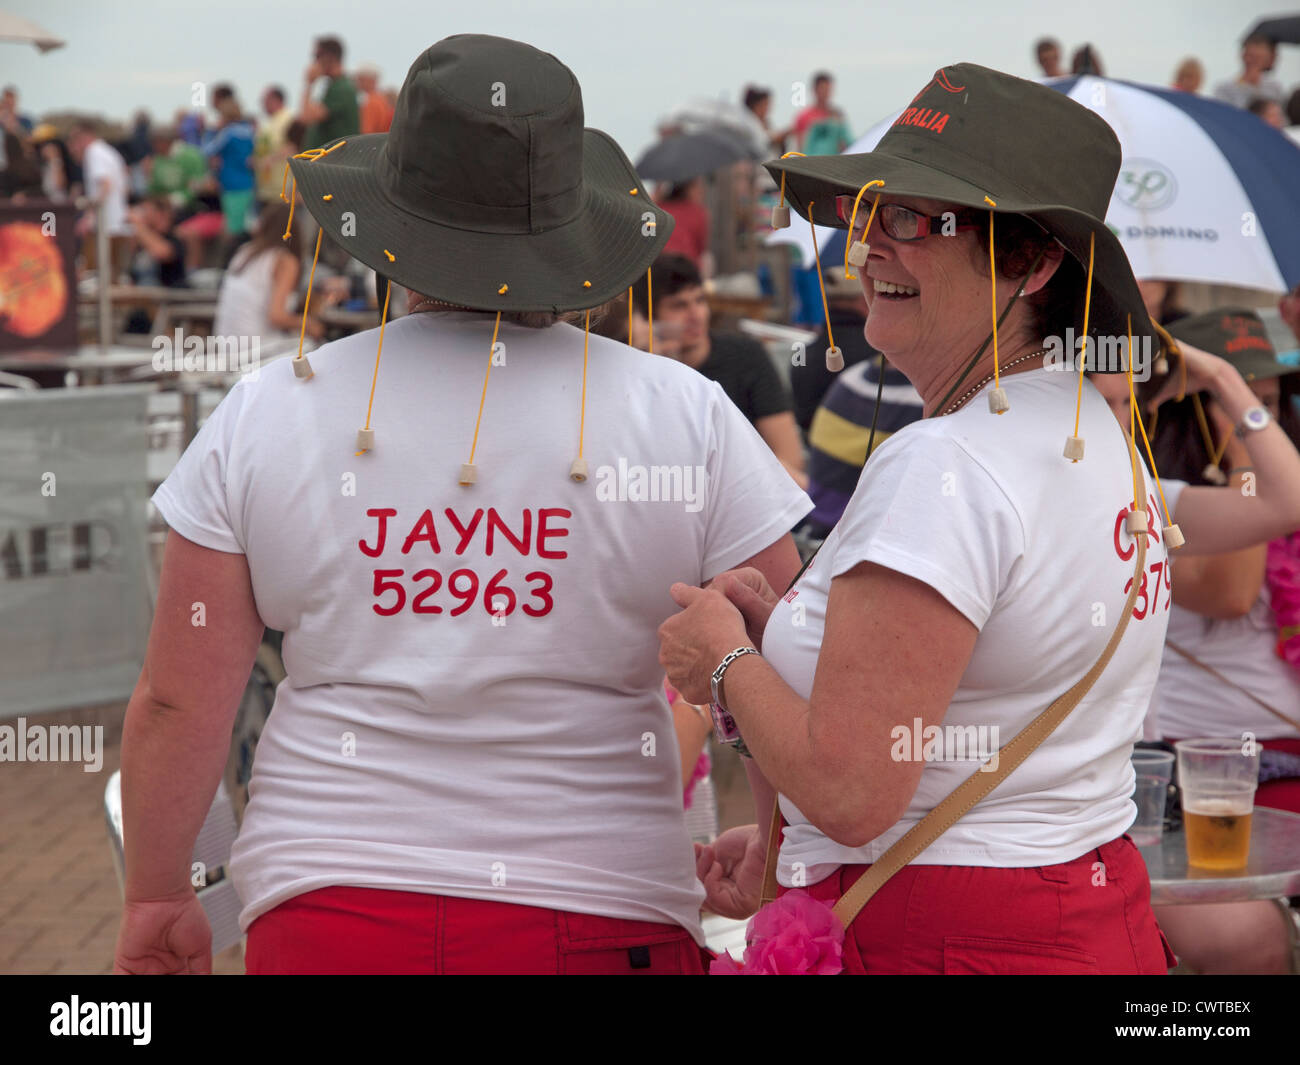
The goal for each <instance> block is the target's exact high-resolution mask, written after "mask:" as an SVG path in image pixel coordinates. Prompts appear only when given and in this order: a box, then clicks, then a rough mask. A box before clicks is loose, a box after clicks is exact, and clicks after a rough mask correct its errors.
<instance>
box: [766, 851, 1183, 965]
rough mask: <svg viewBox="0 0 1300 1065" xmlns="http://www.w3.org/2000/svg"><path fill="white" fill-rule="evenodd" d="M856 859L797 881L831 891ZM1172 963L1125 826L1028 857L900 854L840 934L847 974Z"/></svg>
mask: <svg viewBox="0 0 1300 1065" xmlns="http://www.w3.org/2000/svg"><path fill="white" fill-rule="evenodd" d="M868 868H869V866H865V865H846V866H843V867H842V868H841V869H840V870H839V872H838V873H833V874H832V875H831V876H829V877H827V878H826V879H825V880H822V881H820V882H819V883H816V884H814V885H812V887H810V888H808V892H809V894H811V895H813V896H814V897H815V898H819V899H824V900H826V901H834V900H835V899H838V898H839V897H840V896H841V895H842V894H844V892H845V891H847V890H848V889H849V887H851V886H852V885H853V884H854V883H855V882H856V881H857V879H858V878H859V877H860V876H862V874H863V873H864V872H865V871H866V870H867V869H868ZM784 890H785V889H783V893H784ZM1175 964H1176V959H1175V958H1174V956H1173V953H1172V952H1171V951H1170V950H1169V948H1168V945H1167V944H1166V943H1165V939H1164V934H1163V933H1162V932H1161V931H1160V929H1159V927H1158V926H1157V925H1156V919H1155V916H1154V915H1153V914H1152V912H1151V882H1150V880H1149V879H1148V877H1147V870H1146V865H1145V864H1144V863H1143V861H1142V855H1141V854H1140V853H1139V851H1138V849H1137V847H1136V846H1135V845H1134V844H1133V842H1132V841H1131V840H1130V839H1129V838H1128V836H1124V837H1122V838H1120V839H1117V840H1114V841H1113V842H1111V843H1106V844H1104V845H1102V846H1100V847H1098V848H1097V849H1096V850H1092V851H1089V852H1088V853H1087V854H1085V855H1083V856H1082V857H1079V858H1076V859H1075V860H1074V861H1072V862H1064V863H1062V864H1061V865H1047V866H1042V867H1039V868H1033V869H997V868H991V867H987V866H973V865H908V866H905V867H904V868H903V869H900V870H899V871H898V872H897V873H895V874H894V875H893V876H892V877H890V879H889V880H888V881H887V882H886V883H885V885H884V887H882V888H881V889H880V890H879V891H878V892H876V894H875V895H874V896H873V897H872V899H871V901H870V902H868V903H867V905H866V906H865V907H864V908H863V910H862V912H861V913H860V914H858V917H857V920H855V921H854V922H853V924H852V925H851V926H850V928H849V932H848V936H847V937H846V939H845V943H844V972H845V973H847V974H863V973H913V974H920V973H944V974H969V973H993V974H1029V975H1035V976H1037V975H1048V974H1080V973H1130V974H1132V973H1137V974H1150V975H1157V974H1158V975H1163V974H1164V973H1165V972H1167V971H1168V969H1169V968H1171V967H1172V966H1173V965H1175Z"/></svg>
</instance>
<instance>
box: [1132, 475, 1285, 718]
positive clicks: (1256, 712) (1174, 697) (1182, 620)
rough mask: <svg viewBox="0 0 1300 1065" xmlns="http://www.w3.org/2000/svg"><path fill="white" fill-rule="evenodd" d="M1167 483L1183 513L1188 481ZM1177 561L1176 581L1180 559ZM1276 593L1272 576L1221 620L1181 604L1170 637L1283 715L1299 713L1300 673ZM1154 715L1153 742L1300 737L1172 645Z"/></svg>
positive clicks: (1163, 663)
mask: <svg viewBox="0 0 1300 1065" xmlns="http://www.w3.org/2000/svg"><path fill="white" fill-rule="evenodd" d="M1163 483H1164V486H1165V498H1166V499H1167V500H1168V502H1169V509H1170V513H1172V514H1174V516H1175V518H1177V504H1176V502H1175V501H1176V499H1177V498H1178V496H1179V495H1181V493H1182V489H1183V488H1184V487H1186V485H1185V484H1184V483H1183V482H1181V481H1165V482H1163ZM1174 561H1175V565H1174V581H1175V582H1176V581H1177V580H1178V566H1177V556H1175V559H1174ZM1269 598H1270V592H1269V586H1268V582H1267V581H1265V582H1264V584H1263V586H1262V587H1261V588H1260V591H1259V597H1258V598H1257V599H1256V600H1255V604H1254V606H1252V607H1251V608H1250V611H1249V612H1248V613H1246V614H1244V615H1242V616H1241V617H1239V618H1226V619H1221V620H1216V619H1214V618H1207V617H1204V616H1202V615H1201V614H1197V613H1194V612H1193V611H1191V610H1187V609H1185V608H1183V607H1180V606H1175V607H1174V608H1173V610H1172V611H1171V612H1170V615H1169V631H1168V633H1167V634H1166V639H1167V640H1169V641H1172V642H1173V643H1176V644H1178V646H1179V647H1181V648H1182V649H1183V650H1184V651H1187V652H1189V653H1190V654H1193V655H1195V656H1196V657H1197V658H1199V659H1200V660H1201V661H1202V662H1204V663H1205V664H1206V665H1207V666H1210V667H1212V668H1213V669H1215V670H1217V671H1218V672H1220V673H1222V674H1223V675H1224V676H1225V677H1230V678H1231V679H1232V680H1233V681H1235V682H1236V683H1237V684H1239V685H1241V687H1242V688H1245V689H1246V691H1249V692H1251V693H1252V694H1253V695H1254V696H1255V697H1256V698H1258V699H1263V700H1264V702H1266V703H1268V704H1269V705H1270V706H1274V707H1277V709H1278V710H1280V711H1282V713H1284V714H1290V715H1291V716H1292V717H1300V672H1297V671H1296V670H1295V669H1294V668H1293V667H1292V666H1290V665H1288V664H1287V663H1286V662H1284V661H1282V659H1280V658H1278V656H1277V654H1276V651H1275V648H1276V646H1277V622H1276V620H1275V619H1274V617H1273V608H1272V607H1271V606H1270V605H1269ZM1150 716H1151V718H1152V719H1153V722H1154V727H1152V725H1149V726H1148V730H1147V731H1148V738H1151V739H1162V738H1164V737H1169V738H1171V739H1176V740H1186V739H1195V738H1196V737H1199V736H1235V735H1239V734H1240V733H1242V732H1253V733H1254V734H1255V735H1256V736H1257V737H1259V738H1260V739H1280V738H1283V737H1289V738H1292V739H1294V738H1296V737H1297V736H1300V732H1298V731H1297V730H1296V729H1294V728H1292V727H1290V726H1288V725H1287V724H1286V723H1285V722H1283V721H1280V720H1279V719H1278V718H1276V717H1274V716H1273V715H1272V714H1270V713H1269V712H1268V711H1267V710H1265V709H1264V708H1263V707H1261V706H1260V705H1259V704H1258V703H1255V702H1254V701H1252V700H1251V699H1248V698H1247V697H1246V696H1245V695H1244V694H1243V693H1242V692H1241V691H1239V690H1238V689H1236V688H1234V687H1232V686H1231V685H1228V684H1225V683H1224V682H1223V681H1221V680H1219V679H1218V678H1217V677H1214V676H1212V675H1211V674H1209V673H1208V672H1206V671H1205V670H1204V669H1202V668H1201V667H1200V666H1196V665H1193V664H1192V663H1191V662H1189V661H1187V659H1185V658H1184V657H1183V656H1182V655H1180V654H1178V652H1176V651H1174V650H1172V649H1171V648H1170V647H1168V646H1167V645H1166V647H1165V652H1164V658H1163V659H1162V660H1161V664H1160V678H1159V681H1158V682H1157V684H1156V691H1155V695H1154V696H1153V697H1152V699H1151V715H1150Z"/></svg>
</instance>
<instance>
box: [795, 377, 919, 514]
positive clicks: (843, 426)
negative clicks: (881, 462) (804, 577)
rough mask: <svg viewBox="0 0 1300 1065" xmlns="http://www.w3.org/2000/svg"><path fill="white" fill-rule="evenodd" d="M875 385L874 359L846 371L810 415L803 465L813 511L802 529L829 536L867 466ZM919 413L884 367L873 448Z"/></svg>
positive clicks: (907, 388) (901, 382)
mask: <svg viewBox="0 0 1300 1065" xmlns="http://www.w3.org/2000/svg"><path fill="white" fill-rule="evenodd" d="M879 382H880V359H879V358H871V359H868V360H867V361H866V362H860V363H858V364H857V365H855V366H850V367H848V368H847V369H846V370H844V371H843V372H842V373H841V374H840V375H839V376H838V377H837V378H836V379H835V383H834V384H833V385H832V386H831V388H830V391H828V392H827V393H826V397H825V399H823V400H822V404H821V406H820V407H818V408H817V413H816V414H814V415H813V420H812V426H811V428H810V429H809V430H808V445H809V448H810V449H811V452H812V454H811V457H810V459H809V463H808V494H809V495H810V496H812V500H813V504H814V507H813V512H812V513H811V514H809V515H808V524H809V525H810V526H812V527H813V529H814V530H824V531H825V532H830V530H831V529H833V528H834V527H835V523H836V522H838V521H839V520H840V515H841V514H843V513H844V508H845V506H846V505H847V504H848V501H849V497H850V496H852V495H853V490H854V489H855V488H856V487H857V486H858V477H859V476H860V475H861V473H862V467H863V465H864V464H865V463H866V461H867V442H868V440H869V438H870V436H871V416H872V413H873V412H874V411H875V409H876V390H877V388H879ZM923 410H924V403H923V401H922V400H921V396H920V394H919V393H918V392H917V391H916V389H915V388H913V387H912V385H911V383H910V382H909V381H908V380H907V378H906V377H904V376H903V373H902V371H901V370H896V369H894V368H893V367H892V366H890V367H887V368H886V369H885V383H884V390H883V392H882V393H881V397H880V417H879V418H878V419H877V420H876V442H875V446H876V447H879V446H880V445H881V444H882V443H883V442H884V441H886V440H888V439H889V437H890V436H891V435H893V434H894V433H896V432H898V430H899V429H901V428H903V426H905V425H909V424H910V423H912V422H915V421H919V420H920V419H921V416H922V413H923Z"/></svg>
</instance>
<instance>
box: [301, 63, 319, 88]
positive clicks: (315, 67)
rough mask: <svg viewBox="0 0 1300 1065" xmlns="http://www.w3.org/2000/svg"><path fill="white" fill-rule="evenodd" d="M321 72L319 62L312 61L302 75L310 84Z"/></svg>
mask: <svg viewBox="0 0 1300 1065" xmlns="http://www.w3.org/2000/svg"><path fill="white" fill-rule="evenodd" d="M321 73H322V72H321V68H320V63H319V62H313V63H312V64H311V65H310V66H308V67H307V71H306V73H305V74H304V75H303V77H304V78H306V80H307V84H308V85H310V84H311V83H312V82H313V81H315V80H316V79H317V78H319V77H320V76H321Z"/></svg>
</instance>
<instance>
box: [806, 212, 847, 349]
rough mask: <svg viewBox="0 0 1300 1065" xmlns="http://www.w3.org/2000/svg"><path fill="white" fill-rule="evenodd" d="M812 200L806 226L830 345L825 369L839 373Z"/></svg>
mask: <svg viewBox="0 0 1300 1065" xmlns="http://www.w3.org/2000/svg"><path fill="white" fill-rule="evenodd" d="M812 209H813V201H812V200H809V201H808V228H809V229H810V230H811V231H812V246H813V262H815V263H816V264H817V288H818V289H819V290H820V291H821V294H822V311H823V312H824V313H825V315H826V339H827V340H829V341H830V342H831V346H830V347H828V348H827V349H826V369H828V370H830V371H831V372H832V373H839V372H840V370H842V369H844V356H843V355H842V354H841V353H840V349H839V348H837V347H836V346H835V333H834V332H833V331H832V330H831V309H830V305H829V304H828V303H827V302H826V283H825V282H824V281H823V280H822V257H821V253H820V252H819V251H818V250H817V224H816V223H815V222H814V221H813V210H812Z"/></svg>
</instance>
